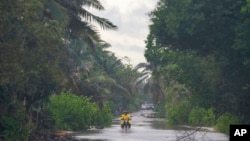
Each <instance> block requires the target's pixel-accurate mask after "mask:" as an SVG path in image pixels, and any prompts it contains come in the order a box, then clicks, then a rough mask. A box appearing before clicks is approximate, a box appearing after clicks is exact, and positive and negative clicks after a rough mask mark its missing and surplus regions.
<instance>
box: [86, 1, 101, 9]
mask: <svg viewBox="0 0 250 141" xmlns="http://www.w3.org/2000/svg"><path fill="white" fill-rule="evenodd" d="M83 6H88V7H93V8H95V9H98V10H105V9H104V7H103V6H102V5H101V3H100V2H99V1H98V0H84V2H83Z"/></svg>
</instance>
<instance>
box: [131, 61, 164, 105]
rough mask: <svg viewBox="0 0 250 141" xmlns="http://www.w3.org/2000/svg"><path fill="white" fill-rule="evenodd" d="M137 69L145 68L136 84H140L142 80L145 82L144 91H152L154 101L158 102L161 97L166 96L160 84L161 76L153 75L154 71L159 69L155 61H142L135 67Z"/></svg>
mask: <svg viewBox="0 0 250 141" xmlns="http://www.w3.org/2000/svg"><path fill="white" fill-rule="evenodd" d="M135 69H136V70H139V69H143V70H142V72H141V76H140V77H139V78H137V80H136V81H135V83H134V85H135V86H136V85H138V84H140V83H142V82H146V83H145V84H144V91H150V92H151V93H152V95H153V101H154V103H157V102H158V101H159V100H160V99H162V98H163V97H164V94H163V90H162V88H161V85H160V78H159V77H158V76H155V75H152V72H156V71H157V67H156V65H155V64H153V63H140V64H138V65H137V66H136V67H135Z"/></svg>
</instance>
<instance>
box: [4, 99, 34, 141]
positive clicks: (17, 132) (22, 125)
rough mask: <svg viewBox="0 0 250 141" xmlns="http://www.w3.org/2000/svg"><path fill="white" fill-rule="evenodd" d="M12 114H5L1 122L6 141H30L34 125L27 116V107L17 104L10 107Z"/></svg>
mask: <svg viewBox="0 0 250 141" xmlns="http://www.w3.org/2000/svg"><path fill="white" fill-rule="evenodd" d="M10 109H11V110H10V111H11V112H10V113H8V114H7V113H4V114H3V117H1V120H0V127H1V128H2V129H1V130H2V131H3V133H2V135H3V136H4V139H5V141H16V140H28V138H29V137H30V135H31V133H32V131H34V124H33V123H32V122H31V120H29V117H28V116H27V115H26V114H25V107H24V106H23V105H21V103H19V102H16V103H13V104H12V105H10Z"/></svg>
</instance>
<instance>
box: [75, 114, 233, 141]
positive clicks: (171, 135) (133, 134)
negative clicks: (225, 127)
mask: <svg viewBox="0 0 250 141" xmlns="http://www.w3.org/2000/svg"><path fill="white" fill-rule="evenodd" d="M150 112H151V111H145V110H144V111H140V112H137V113H132V114H131V115H132V116H133V117H132V121H131V123H132V127H131V129H129V130H127V131H125V130H123V129H121V128H120V125H119V119H114V121H113V124H112V125H111V127H108V128H104V129H101V130H97V129H96V130H95V129H93V130H90V131H88V132H86V133H81V134H78V135H76V136H75V139H76V140H78V141H177V140H178V141H228V140H229V138H228V136H227V135H225V134H222V133H217V132H215V131H212V130H211V129H209V128H208V129H206V130H199V131H196V132H195V131H194V130H191V129H188V130H187V128H186V129H184V128H178V129H171V128H170V127H168V126H167V125H166V124H165V121H164V120H163V119H156V118H147V117H145V116H143V115H147V114H149V113H150Z"/></svg>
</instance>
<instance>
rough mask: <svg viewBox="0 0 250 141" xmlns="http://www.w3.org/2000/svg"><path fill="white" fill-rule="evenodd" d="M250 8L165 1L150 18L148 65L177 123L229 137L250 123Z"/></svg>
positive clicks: (242, 3)
mask: <svg viewBox="0 0 250 141" xmlns="http://www.w3.org/2000/svg"><path fill="white" fill-rule="evenodd" d="M249 6H250V1H249V0H237V1H235V0H219V1H216V0H203V1H200V0H160V1H159V2H158V4H157V7H156V8H155V9H154V10H153V11H152V12H151V13H150V14H149V16H150V18H151V21H152V24H151V25H150V26H149V27H150V33H149V35H148V37H147V40H146V52H145V57H146V58H147V61H148V64H147V65H144V66H145V67H146V68H147V69H150V70H152V78H151V80H150V81H149V82H150V83H151V84H154V87H156V86H157V88H158V89H153V91H152V92H153V94H154V97H155V101H156V102H157V103H158V104H159V107H160V108H159V109H160V110H159V111H161V113H163V114H166V115H167V117H168V120H169V121H170V122H171V123H174V124H191V125H196V126H202V125H206V126H214V125H217V128H219V130H221V131H223V132H228V131H229V130H228V128H229V124H233V123H239V122H240V123H245V124H249V123H250V120H249V119H250V109H249V106H250V103H249V98H250V87H249V86H250V79H249V78H250V63H249V62H250V7H249ZM141 66H142V65H141ZM154 87H152V88H154ZM216 121H217V122H216Z"/></svg>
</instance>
